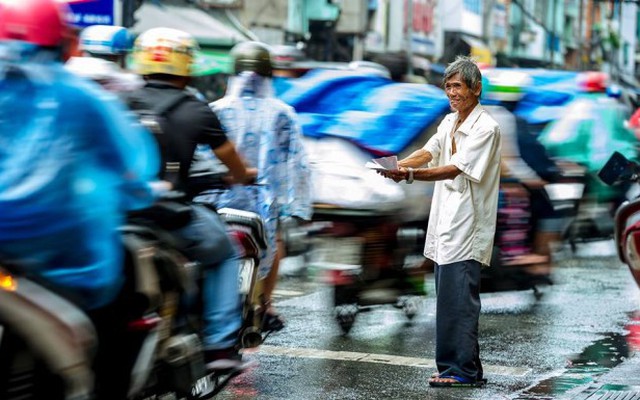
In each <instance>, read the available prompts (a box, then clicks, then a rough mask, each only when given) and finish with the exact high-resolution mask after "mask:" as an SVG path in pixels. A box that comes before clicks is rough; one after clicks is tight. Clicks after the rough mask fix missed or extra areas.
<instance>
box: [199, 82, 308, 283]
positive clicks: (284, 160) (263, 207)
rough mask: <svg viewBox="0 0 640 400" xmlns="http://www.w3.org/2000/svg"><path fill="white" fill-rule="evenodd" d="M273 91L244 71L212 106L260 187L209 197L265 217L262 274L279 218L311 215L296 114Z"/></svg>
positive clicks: (270, 259)
mask: <svg viewBox="0 0 640 400" xmlns="http://www.w3.org/2000/svg"><path fill="white" fill-rule="evenodd" d="M272 92H273V90H272V88H271V80H270V79H268V78H264V77H261V76H259V75H256V74H253V73H243V74H241V75H239V76H237V77H233V78H232V79H231V81H230V83H229V87H228V90H227V93H226V94H225V96H224V97H223V98H221V99H220V100H218V101H216V102H214V103H211V104H210V106H211V108H212V109H213V110H214V111H215V113H216V114H217V116H218V118H219V119H220V122H221V123H222V126H223V128H224V130H225V132H226V134H227V136H228V137H229V140H231V141H232V142H233V143H234V144H235V146H236V148H237V150H238V152H239V153H240V154H241V155H242V157H243V159H244V160H245V161H246V163H247V164H248V165H249V166H251V167H256V168H257V169H258V177H257V180H256V182H257V185H254V186H243V185H234V186H233V187H231V188H230V189H229V190H226V191H224V192H217V193H216V192H212V193H211V194H210V196H207V197H205V199H206V201H209V202H212V203H214V204H216V206H217V207H218V208H222V207H231V208H238V209H242V210H247V211H253V212H256V213H258V214H260V216H261V217H262V218H263V221H264V223H265V228H266V233H267V243H268V245H269V247H268V250H267V252H265V254H263V256H262V258H261V260H260V268H259V272H260V275H261V276H265V275H266V274H267V273H268V271H269V269H270V268H271V265H272V263H273V259H274V256H275V252H276V231H277V227H278V222H279V220H281V219H283V218H287V217H297V218H300V219H305V220H308V219H310V218H311V214H312V206H311V188H310V184H311V179H310V176H309V175H310V173H309V165H308V163H307V157H306V153H305V151H304V147H303V144H302V140H301V139H302V134H301V132H300V129H299V126H298V123H297V120H296V115H295V113H294V111H293V109H292V108H291V107H290V106H288V105H286V104H284V103H283V102H282V101H281V100H279V99H277V98H275V97H274V96H273V93H272Z"/></svg>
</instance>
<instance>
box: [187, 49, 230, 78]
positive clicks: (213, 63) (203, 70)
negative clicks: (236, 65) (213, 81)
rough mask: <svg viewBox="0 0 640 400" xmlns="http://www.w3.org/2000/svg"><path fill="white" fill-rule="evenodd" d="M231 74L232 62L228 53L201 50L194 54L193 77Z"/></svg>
mask: <svg viewBox="0 0 640 400" xmlns="http://www.w3.org/2000/svg"><path fill="white" fill-rule="evenodd" d="M219 73H223V74H231V73H233V60H232V59H231V56H230V54H229V52H228V51H224V50H208V49H203V50H200V51H199V52H198V54H196V60H195V67H194V71H193V75H195V76H203V75H212V74H219Z"/></svg>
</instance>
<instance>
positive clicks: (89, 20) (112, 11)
mask: <svg viewBox="0 0 640 400" xmlns="http://www.w3.org/2000/svg"><path fill="white" fill-rule="evenodd" d="M68 3H69V7H70V8H71V15H70V17H69V20H70V22H71V23H72V24H74V25H75V26H77V27H80V28H84V27H87V26H90V25H121V24H122V22H121V21H120V12H119V10H118V8H117V6H118V5H120V2H119V1H118V0H74V1H68Z"/></svg>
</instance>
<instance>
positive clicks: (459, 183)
mask: <svg viewBox="0 0 640 400" xmlns="http://www.w3.org/2000/svg"><path fill="white" fill-rule="evenodd" d="M468 185H469V180H468V179H467V178H465V177H464V174H459V175H458V176H456V177H455V178H453V179H451V180H446V181H444V187H445V189H447V190H448V191H451V192H458V193H464V191H465V190H467V186H468Z"/></svg>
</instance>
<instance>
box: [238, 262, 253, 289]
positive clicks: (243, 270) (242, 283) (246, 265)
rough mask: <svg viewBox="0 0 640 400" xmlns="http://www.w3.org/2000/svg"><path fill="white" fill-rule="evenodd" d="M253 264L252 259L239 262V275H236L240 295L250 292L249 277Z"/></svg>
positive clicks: (251, 273) (251, 274)
mask: <svg viewBox="0 0 640 400" xmlns="http://www.w3.org/2000/svg"><path fill="white" fill-rule="evenodd" d="M254 268H255V264H254V262H253V259H251V258H245V259H243V260H241V262H240V274H239V275H238V285H239V289H240V294H248V293H249V291H250V290H251V277H252V276H253V269H254Z"/></svg>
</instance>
